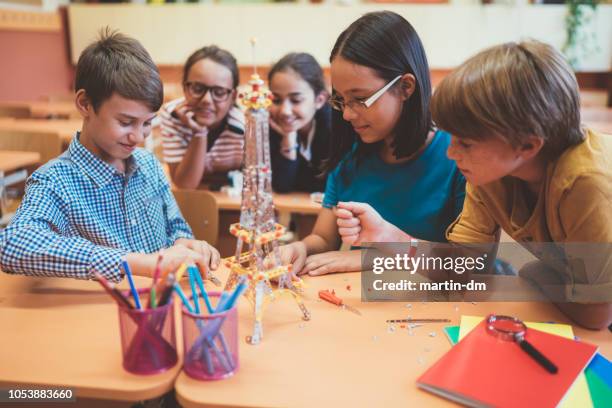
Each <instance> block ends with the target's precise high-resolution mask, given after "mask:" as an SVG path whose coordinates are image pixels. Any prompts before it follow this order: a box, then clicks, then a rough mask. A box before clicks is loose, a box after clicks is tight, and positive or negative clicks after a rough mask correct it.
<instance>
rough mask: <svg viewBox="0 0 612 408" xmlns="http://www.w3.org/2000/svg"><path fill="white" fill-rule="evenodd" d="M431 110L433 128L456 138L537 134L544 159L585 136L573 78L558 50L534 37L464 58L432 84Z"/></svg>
mask: <svg viewBox="0 0 612 408" xmlns="http://www.w3.org/2000/svg"><path fill="white" fill-rule="evenodd" d="M431 111H432V116H433V119H434V121H435V123H436V125H437V126H438V127H440V128H441V129H444V130H446V131H448V132H450V133H452V134H454V135H455V136H457V137H459V138H470V139H476V140H483V139H486V138H490V137H499V138H501V139H504V140H506V141H507V142H508V143H510V144H511V145H512V146H519V145H521V144H522V143H523V142H524V141H525V138H526V137H528V136H532V135H535V136H538V137H541V138H542V139H543V140H544V146H543V148H542V152H543V154H544V155H545V156H546V157H549V158H554V157H558V156H559V155H560V154H561V153H562V152H563V151H564V150H565V149H567V148H568V147H570V146H573V145H576V144H578V143H580V142H581V141H582V140H583V138H584V136H583V133H582V130H581V128H580V98H579V92H578V83H577V82H576V77H575V76H574V73H573V72H572V70H571V68H570V66H569V64H568V63H567V62H566V61H565V59H564V58H563V56H562V55H561V54H560V53H559V52H558V51H556V50H555V49H554V48H553V47H551V46H550V45H547V44H544V43H542V42H539V41H535V40H529V41H524V42H520V43H514V42H511V43H506V44H502V45H498V46H495V47H491V48H489V49H486V50H484V51H482V52H480V53H478V54H476V55H475V56H473V57H471V58H470V59H468V60H467V61H466V62H464V63H463V64H462V65H461V66H459V67H458V68H457V69H456V70H454V71H453V72H452V73H450V74H449V75H448V76H447V77H446V78H444V80H443V81H442V82H441V83H440V85H439V86H438V87H437V89H436V91H435V93H434V96H433V98H432V104H431Z"/></svg>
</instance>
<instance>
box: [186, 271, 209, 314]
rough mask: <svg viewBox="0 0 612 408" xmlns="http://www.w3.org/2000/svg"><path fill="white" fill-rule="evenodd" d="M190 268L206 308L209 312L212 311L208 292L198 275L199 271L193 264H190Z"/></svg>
mask: <svg viewBox="0 0 612 408" xmlns="http://www.w3.org/2000/svg"><path fill="white" fill-rule="evenodd" d="M189 268H190V269H191V268H193V276H194V277H195V280H196V283H197V284H198V287H199V288H200V293H201V294H202V298H203V299H204V303H205V304H206V309H207V310H208V313H209V314H212V313H213V307H212V305H211V304H210V299H209V298H208V293H206V289H204V282H203V281H202V277H201V276H200V271H199V270H198V268H196V267H195V266H190V267H189Z"/></svg>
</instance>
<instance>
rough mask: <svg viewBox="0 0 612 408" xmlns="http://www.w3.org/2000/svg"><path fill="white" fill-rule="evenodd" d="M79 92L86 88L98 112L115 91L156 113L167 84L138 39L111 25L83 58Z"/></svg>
mask: <svg viewBox="0 0 612 408" xmlns="http://www.w3.org/2000/svg"><path fill="white" fill-rule="evenodd" d="M74 88H75V91H78V90H79V89H84V90H85V93H86V95H87V97H88V98H89V100H90V101H91V104H92V106H93V108H94V110H95V111H97V109H98V108H99V107H100V105H101V104H102V102H104V101H105V100H106V99H108V98H110V97H111V96H112V94H113V93H115V92H117V93H118V94H119V95H121V96H123V97H124V98H127V99H133V100H137V101H142V102H144V103H145V104H146V105H147V106H148V107H149V109H151V111H152V112H156V111H157V110H159V108H160V106H161V105H162V102H163V100H164V87H163V85H162V82H161V79H160V77H159V71H158V70H157V66H156V65H155V63H154V62H153V60H152V59H151V56H150V55H149V53H148V52H147V50H145V49H144V47H143V46H142V45H141V44H140V43H139V42H138V41H136V40H135V39H133V38H130V37H127V36H125V35H123V34H120V33H118V32H117V31H112V30H111V29H110V28H109V27H106V28H103V29H102V30H100V37H99V39H98V40H97V41H95V42H93V43H92V44H90V45H89V46H88V47H87V48H85V50H83V52H82V53H81V55H80V57H79V61H78V62H77V66H76V77H75V81H74Z"/></svg>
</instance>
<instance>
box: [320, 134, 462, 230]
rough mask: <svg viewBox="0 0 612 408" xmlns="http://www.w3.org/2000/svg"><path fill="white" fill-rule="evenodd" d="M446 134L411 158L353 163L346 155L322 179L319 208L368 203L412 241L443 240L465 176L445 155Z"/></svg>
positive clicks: (376, 158)
mask: <svg viewBox="0 0 612 408" xmlns="http://www.w3.org/2000/svg"><path fill="white" fill-rule="evenodd" d="M449 144H450V135H449V134H448V133H446V132H443V131H437V132H436V134H435V135H434V138H433V140H432V141H431V143H430V144H429V146H427V148H426V149H425V150H424V151H423V152H422V153H421V154H420V155H419V156H418V157H416V158H414V159H413V160H410V161H407V162H404V163H394V164H389V163H385V162H384V161H383V160H382V159H381V158H380V156H379V155H378V154H373V155H370V156H368V157H365V158H363V159H362V160H361V162H360V163H359V165H356V164H355V161H354V160H352V159H353V154H354V151H355V147H356V145H355V146H354V148H353V151H351V152H350V153H348V154H347V155H346V156H345V157H344V158H343V159H342V161H341V162H340V163H339V164H338V166H336V168H335V169H334V170H333V171H332V172H331V173H330V174H329V176H328V178H327V186H326V188H325V198H324V199H323V207H325V208H332V207H333V206H335V205H336V204H337V203H338V202H339V201H357V202H365V203H368V204H370V205H371V206H372V207H374V209H375V210H376V211H378V213H379V214H380V215H381V216H382V217H383V218H384V219H385V220H387V221H389V222H390V223H392V224H393V225H395V226H397V227H399V228H401V229H402V230H403V231H404V232H406V233H408V234H409V235H411V236H413V237H415V238H417V239H424V240H427V241H434V242H446V237H445V232H446V228H447V227H448V226H449V225H450V224H451V223H452V222H453V221H454V220H455V219H456V218H457V217H458V216H459V214H460V213H461V210H462V209H463V200H464V198H465V178H464V177H463V175H462V174H461V172H459V169H457V166H456V165H455V162H454V161H452V160H450V159H449V158H448V157H446V150H447V148H448V146H449Z"/></svg>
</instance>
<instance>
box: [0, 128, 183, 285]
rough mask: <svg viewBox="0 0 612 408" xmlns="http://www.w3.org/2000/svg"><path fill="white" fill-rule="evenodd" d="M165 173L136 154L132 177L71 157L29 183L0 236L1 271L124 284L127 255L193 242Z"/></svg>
mask: <svg viewBox="0 0 612 408" xmlns="http://www.w3.org/2000/svg"><path fill="white" fill-rule="evenodd" d="M192 237H193V235H192V232H191V229H190V228H189V226H188V225H187V223H186V222H185V220H184V219H183V217H182V215H181V213H180V211H179V209H178V206H177V204H176V201H175V199H174V196H173V195H172V192H171V191H170V186H169V184H168V181H167V179H166V176H165V175H164V172H163V170H162V167H161V165H160V164H159V162H158V161H157V160H156V159H155V157H153V156H152V155H151V154H150V153H148V152H146V151H145V150H142V149H137V150H136V151H135V152H134V153H133V154H132V156H131V157H130V159H129V160H128V166H127V169H126V173H125V174H123V173H120V172H119V171H118V170H117V169H116V168H114V167H113V166H111V165H110V164H108V163H106V162H104V161H102V160H101V159H100V158H99V157H97V156H95V155H94V154H93V153H91V152H90V151H89V150H87V149H86V148H85V147H84V146H83V145H82V144H81V143H80V141H79V134H78V133H77V136H76V137H75V138H74V139H73V141H72V143H71V144H70V146H69V148H68V150H67V151H66V152H64V153H63V154H62V155H60V156H59V157H58V158H56V159H54V160H51V161H50V162H48V163H47V164H45V165H44V166H42V167H41V168H39V169H38V170H37V171H35V172H34V173H33V174H32V176H30V178H29V179H28V181H27V183H26V194H25V197H24V199H23V202H22V203H21V206H20V207H19V209H18V210H17V213H16V214H15V217H14V218H13V221H12V222H11V224H10V225H9V226H8V227H7V228H6V229H5V230H4V231H2V233H0V269H2V270H3V271H4V272H9V273H19V274H25V275H35V276H57V277H71V278H77V279H90V278H92V276H93V272H94V271H96V272H99V273H101V274H102V275H104V276H105V277H106V278H107V279H109V280H112V281H115V282H118V281H120V280H121V273H120V272H119V265H120V262H121V260H122V257H123V256H125V254H126V253H128V252H144V253H151V252H155V251H158V250H160V249H162V248H165V247H168V246H171V245H173V244H174V242H175V241H176V240H177V239H179V238H192Z"/></svg>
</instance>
